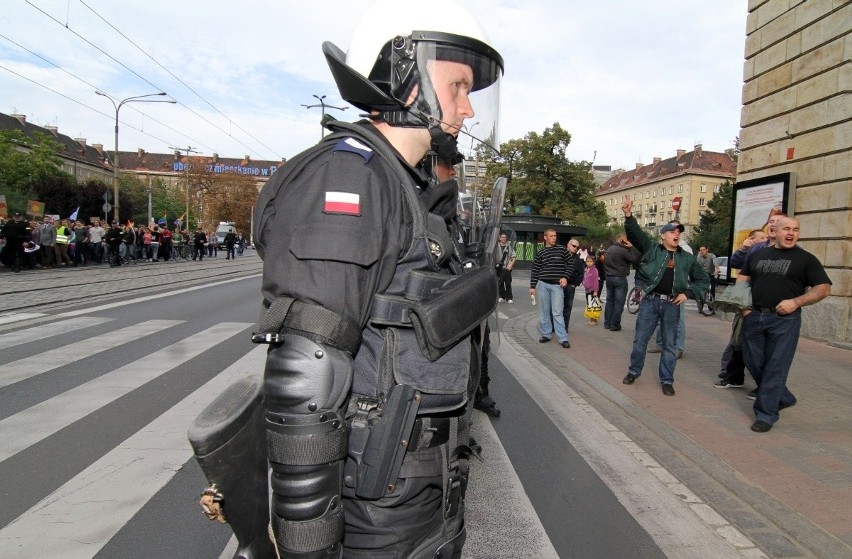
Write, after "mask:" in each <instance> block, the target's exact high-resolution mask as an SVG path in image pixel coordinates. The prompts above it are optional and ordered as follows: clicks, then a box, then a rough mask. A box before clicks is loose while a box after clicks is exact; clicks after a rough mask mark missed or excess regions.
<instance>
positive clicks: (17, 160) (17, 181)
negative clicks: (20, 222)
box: [0, 130, 74, 213]
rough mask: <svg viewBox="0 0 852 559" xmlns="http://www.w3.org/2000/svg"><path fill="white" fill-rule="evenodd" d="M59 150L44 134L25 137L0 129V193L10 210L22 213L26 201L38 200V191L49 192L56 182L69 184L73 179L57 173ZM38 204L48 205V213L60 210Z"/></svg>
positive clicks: (49, 201) (59, 162)
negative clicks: (51, 185) (4, 197)
mask: <svg viewBox="0 0 852 559" xmlns="http://www.w3.org/2000/svg"><path fill="white" fill-rule="evenodd" d="M60 148H61V146H60V144H59V143H58V142H56V140H54V139H52V138H50V137H48V136H46V135H44V134H35V135H34V136H33V137H28V136H26V135H24V134H23V133H22V132H21V131H20V130H0V193H2V194H4V195H5V196H6V203H7V204H8V206H9V210H10V211H13V212H14V211H21V212H23V211H24V210H25V209H26V203H27V200H32V199H39V194H38V193H39V190H40V189H42V188H43V189H45V190H50V189H51V187H50V184H55V182H56V181H65V182H69V181H70V183H71V184H73V181H74V179H73V177H71V176H70V175H68V174H67V173H64V172H62V170H61V166H62V160H61V159H60V157H59V155H58V154H59V152H60ZM41 201H43V202H47V203H48V206H47V207H46V208H45V209H46V211H47V212H48V213H58V211H59V210H60V208H58V207H57V208H51V207H50V203H51V202H52V200H50V199H42V200H41Z"/></svg>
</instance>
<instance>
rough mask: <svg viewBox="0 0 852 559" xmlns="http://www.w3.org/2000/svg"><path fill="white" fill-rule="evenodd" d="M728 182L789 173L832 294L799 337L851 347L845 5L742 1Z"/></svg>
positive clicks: (851, 174) (827, 0) (850, 5)
mask: <svg viewBox="0 0 852 559" xmlns="http://www.w3.org/2000/svg"><path fill="white" fill-rule="evenodd" d="M748 9H749V15H748V20H747V38H746V44H745V64H744V68H743V77H744V85H743V108H742V116H741V120H740V125H741V131H740V157H739V162H738V167H737V181H738V182H739V181H744V180H749V179H754V178H760V177H765V176H770V175H776V174H779V173H786V172H790V173H793V174H794V175H795V184H796V200H795V208H794V210H793V213H794V214H795V215H796V217H797V218H799V220H800V222H801V230H802V234H801V245H802V247H803V248H805V249H806V250H808V251H810V252H812V253H814V254H815V255H816V256H817V257H818V258H819V259H820V261H822V263H823V265H824V266H825V267H826V270H827V272H828V274H829V277H831V280H832V282H833V285H832V295H831V297H829V298H828V299H826V300H825V301H822V302H821V303H819V304H818V305H814V306H811V307H807V308H806V309H804V314H803V319H804V321H803V327H802V334H803V335H805V336H808V337H812V338H817V339H824V340H828V341H830V342H834V343H838V344H843V345H846V344H852V266H850V263H852V94H850V92H852V61H850V59H852V1H850V0H749V3H748Z"/></svg>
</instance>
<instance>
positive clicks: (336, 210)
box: [322, 191, 361, 215]
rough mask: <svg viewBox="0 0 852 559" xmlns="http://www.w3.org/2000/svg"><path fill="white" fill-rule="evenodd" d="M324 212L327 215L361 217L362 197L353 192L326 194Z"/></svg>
mask: <svg viewBox="0 0 852 559" xmlns="http://www.w3.org/2000/svg"><path fill="white" fill-rule="evenodd" d="M322 211H323V212H324V213H327V214H341V215H361V195H360V194H354V193H352V192H331V191H329V192H326V193H325V204H323V208H322Z"/></svg>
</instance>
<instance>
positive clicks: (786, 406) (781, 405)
mask: <svg viewBox="0 0 852 559" xmlns="http://www.w3.org/2000/svg"><path fill="white" fill-rule="evenodd" d="M796 403H797V402H793V403H792V404H785V403H784V402H778V411H781V410H786V409H787V408H792V407H793V406H795V405H796Z"/></svg>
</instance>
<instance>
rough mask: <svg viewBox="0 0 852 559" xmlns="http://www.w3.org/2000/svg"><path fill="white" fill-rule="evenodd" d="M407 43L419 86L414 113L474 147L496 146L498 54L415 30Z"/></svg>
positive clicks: (464, 41)
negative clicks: (464, 136) (470, 141)
mask: <svg viewBox="0 0 852 559" xmlns="http://www.w3.org/2000/svg"><path fill="white" fill-rule="evenodd" d="M412 38H413V39H414V42H415V45H416V47H415V49H416V61H417V62H416V68H417V69H418V71H419V76H418V77H419V78H420V79H419V80H418V81H419V85H420V86H421V87H420V88H419V91H418V92H417V97H416V99H415V101H414V103H413V105H414V108H415V109H417V110H419V111H420V112H421V113H424V114H426V115H429V116H430V117H432V119H433V120H435V121H439V123H440V125H441V127H442V128H443V129H444V131H445V132H447V133H449V134H452V135H454V136H455V135H458V134H459V133H466V134H467V135H469V136H471V137H473V138H475V139H476V140H477V142H476V143H479V142H480V141H483V142H486V143H488V144H490V145H492V146H495V147H496V146H497V143H498V141H499V140H498V136H497V119H498V116H499V108H500V107H499V104H500V77H501V75H502V73H503V67H502V66H503V60H502V58H500V55H499V54H497V53H496V51H494V50H493V49H492V48H491V47H489V46H488V45H486V44H485V43H482V42H480V41H477V40H475V39H471V38H469V37H459V36H457V35H451V34H446V33H434V32H431V33H427V32H422V31H415V32H414V33H412ZM465 144H467V142H464V141H463V142H462V143H461V145H465ZM471 145H472V144H471Z"/></svg>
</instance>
